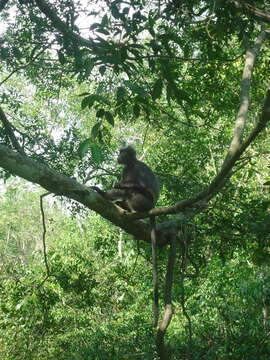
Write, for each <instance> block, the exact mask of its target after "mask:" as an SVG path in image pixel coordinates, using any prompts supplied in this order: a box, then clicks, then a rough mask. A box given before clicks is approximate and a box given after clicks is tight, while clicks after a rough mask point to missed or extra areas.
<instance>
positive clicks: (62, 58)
mask: <svg viewBox="0 0 270 360" xmlns="http://www.w3.org/2000/svg"><path fill="white" fill-rule="evenodd" d="M57 55H58V59H59V62H60V64H61V65H64V64H65V62H66V58H65V55H64V54H63V52H62V51H61V50H59V51H57Z"/></svg>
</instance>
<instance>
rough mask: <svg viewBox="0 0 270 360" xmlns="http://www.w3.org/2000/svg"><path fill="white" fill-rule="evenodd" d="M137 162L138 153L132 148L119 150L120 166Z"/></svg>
mask: <svg viewBox="0 0 270 360" xmlns="http://www.w3.org/2000/svg"><path fill="white" fill-rule="evenodd" d="M135 160H136V151H135V150H134V149H133V147H132V146H126V147H123V148H121V149H120V150H119V155H118V158H117V161H118V163H119V164H124V165H129V164H131V163H133V162H134V161H135Z"/></svg>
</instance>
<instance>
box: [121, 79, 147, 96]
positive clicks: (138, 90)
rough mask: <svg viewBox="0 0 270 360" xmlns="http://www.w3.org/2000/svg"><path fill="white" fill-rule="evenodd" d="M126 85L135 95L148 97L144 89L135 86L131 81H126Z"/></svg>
mask: <svg viewBox="0 0 270 360" xmlns="http://www.w3.org/2000/svg"><path fill="white" fill-rule="evenodd" d="M124 83H125V84H126V86H128V87H129V88H130V90H131V91H132V92H133V93H134V94H138V95H141V96H142V97H144V96H145V97H148V93H147V92H146V91H145V90H144V89H143V88H142V87H140V86H138V85H137V84H133V83H132V82H130V81H129V80H125V82H124Z"/></svg>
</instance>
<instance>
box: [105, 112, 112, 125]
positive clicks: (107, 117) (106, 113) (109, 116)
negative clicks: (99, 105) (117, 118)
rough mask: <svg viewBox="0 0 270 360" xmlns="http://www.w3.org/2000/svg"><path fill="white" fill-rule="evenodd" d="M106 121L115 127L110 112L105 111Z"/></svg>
mask: <svg viewBox="0 0 270 360" xmlns="http://www.w3.org/2000/svg"><path fill="white" fill-rule="evenodd" d="M105 119H106V120H107V121H108V123H109V124H111V125H112V126H114V119H113V116H112V113H111V112H110V111H105Z"/></svg>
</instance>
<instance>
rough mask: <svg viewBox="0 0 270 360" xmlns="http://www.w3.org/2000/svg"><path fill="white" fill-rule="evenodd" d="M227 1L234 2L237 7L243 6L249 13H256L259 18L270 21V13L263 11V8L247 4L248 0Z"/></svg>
mask: <svg viewBox="0 0 270 360" xmlns="http://www.w3.org/2000/svg"><path fill="white" fill-rule="evenodd" d="M227 1H228V2H229V3H232V4H234V5H235V7H237V8H239V7H242V8H243V9H245V10H246V11H247V12H248V13H250V14H252V15H254V16H255V17H256V18H258V19H259V20H262V21H264V22H267V23H270V14H267V13H265V12H263V11H262V10H260V9H258V8H256V7H255V6H252V5H250V4H247V3H246V2H243V1H241V0H227Z"/></svg>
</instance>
